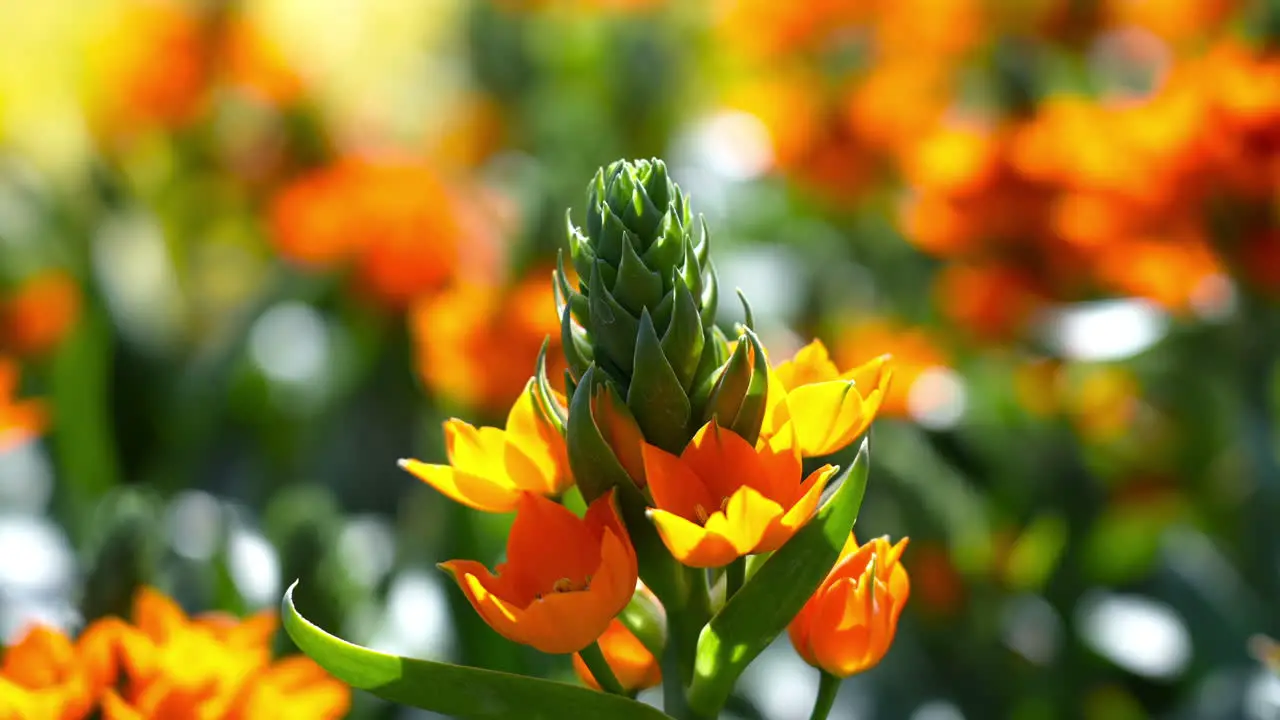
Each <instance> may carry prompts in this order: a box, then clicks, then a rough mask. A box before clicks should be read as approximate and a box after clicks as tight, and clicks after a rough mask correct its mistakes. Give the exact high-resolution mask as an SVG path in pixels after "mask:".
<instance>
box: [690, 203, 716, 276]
mask: <svg viewBox="0 0 1280 720" xmlns="http://www.w3.org/2000/svg"><path fill="white" fill-rule="evenodd" d="M684 225H685V227H688V225H689V221H688V220H687V219H686V220H684ZM697 237H698V239H697V241H696V242H694V244H693V255H694V257H696V258H697V259H698V266H699V267H704V268H705V267H706V266H707V260H708V259H709V258H710V257H711V231H710V230H709V229H707V218H706V216H704V215H703V214H702V213H698V233H697Z"/></svg>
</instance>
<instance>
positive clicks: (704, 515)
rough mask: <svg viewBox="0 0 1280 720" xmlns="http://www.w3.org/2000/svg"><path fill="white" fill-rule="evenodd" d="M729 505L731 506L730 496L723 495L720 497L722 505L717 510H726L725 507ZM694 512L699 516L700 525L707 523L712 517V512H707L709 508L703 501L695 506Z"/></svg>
mask: <svg viewBox="0 0 1280 720" xmlns="http://www.w3.org/2000/svg"><path fill="white" fill-rule="evenodd" d="M727 507H729V498H727V497H722V498H720V507H719V508H718V509H717V510H716V512H724V509H725V508H727ZM693 514H694V515H695V516H696V517H697V518H698V524H699V525H706V524H707V520H710V519H711V513H708V512H707V509H706V508H705V507H703V506H702V503H698V504H697V505H694V506H693Z"/></svg>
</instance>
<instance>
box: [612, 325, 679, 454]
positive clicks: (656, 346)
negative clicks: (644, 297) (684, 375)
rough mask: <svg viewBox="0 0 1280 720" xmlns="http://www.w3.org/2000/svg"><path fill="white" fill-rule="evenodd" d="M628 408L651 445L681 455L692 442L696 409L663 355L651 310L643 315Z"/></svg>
mask: <svg viewBox="0 0 1280 720" xmlns="http://www.w3.org/2000/svg"><path fill="white" fill-rule="evenodd" d="M627 407H629V408H631V414H632V415H634V416H635V418H636V422H637V423H638V424H639V425H640V430H641V431H642V432H643V433H644V437H645V439H646V440H648V441H649V442H650V443H652V444H654V445H656V446H658V447H660V448H662V449H663V450H666V451H667V452H669V453H675V454H677V455H678V454H679V453H680V451H681V450H683V449H684V446H685V443H686V442H687V441H688V440H689V431H688V427H689V419H690V417H691V415H692V410H691V408H690V407H689V398H688V396H687V395H685V391H684V388H683V387H681V385H680V378H679V377H678V376H677V375H676V371H675V370H674V369H672V367H671V363H669V362H667V358H666V356H665V355H664V354H663V352H662V341H661V340H659V339H658V333H657V331H656V330H654V327H653V320H652V319H651V318H650V317H649V311H648V310H643V311H641V313H640V331H639V332H638V333H637V337H636V357H635V369H634V370H633V372H632V375H631V387H630V388H628V389H627Z"/></svg>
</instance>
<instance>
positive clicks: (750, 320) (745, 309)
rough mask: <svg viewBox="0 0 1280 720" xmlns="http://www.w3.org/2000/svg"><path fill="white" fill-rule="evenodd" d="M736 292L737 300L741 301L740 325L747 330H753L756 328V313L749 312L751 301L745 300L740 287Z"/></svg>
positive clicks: (745, 297)
mask: <svg viewBox="0 0 1280 720" xmlns="http://www.w3.org/2000/svg"><path fill="white" fill-rule="evenodd" d="M737 293H738V302H741V303H742V315H743V320H742V326H743V327H745V328H746V329H748V330H751V331H754V330H755V329H756V315H755V313H753V312H751V301H750V300H747V296H746V294H745V293H743V292H742V288H738V289H737Z"/></svg>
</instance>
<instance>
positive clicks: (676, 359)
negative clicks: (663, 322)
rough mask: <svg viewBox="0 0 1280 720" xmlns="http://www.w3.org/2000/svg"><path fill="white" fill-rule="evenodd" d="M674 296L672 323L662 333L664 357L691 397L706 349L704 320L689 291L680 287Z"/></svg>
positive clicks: (681, 385)
mask: <svg viewBox="0 0 1280 720" xmlns="http://www.w3.org/2000/svg"><path fill="white" fill-rule="evenodd" d="M672 297H674V298H675V302H674V307H673V309H672V313H671V321H670V323H668V324H667V326H666V328H665V330H664V331H663V334H662V354H663V355H665V356H666V357H667V360H668V361H670V362H671V367H672V369H673V370H675V373H676V377H677V378H678V379H679V380H680V387H682V388H684V391H685V394H686V395H687V394H688V393H689V391H690V390H692V389H693V381H694V378H695V377H696V376H697V372H698V364H699V363H700V362H702V348H703V347H704V346H705V339H704V338H703V333H702V318H701V317H700V316H699V315H698V306H697V304H696V303H695V302H694V299H693V294H692V293H690V292H689V288H686V287H684V286H682V285H678V286H677V287H676V289H675V292H673V293H672Z"/></svg>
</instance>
